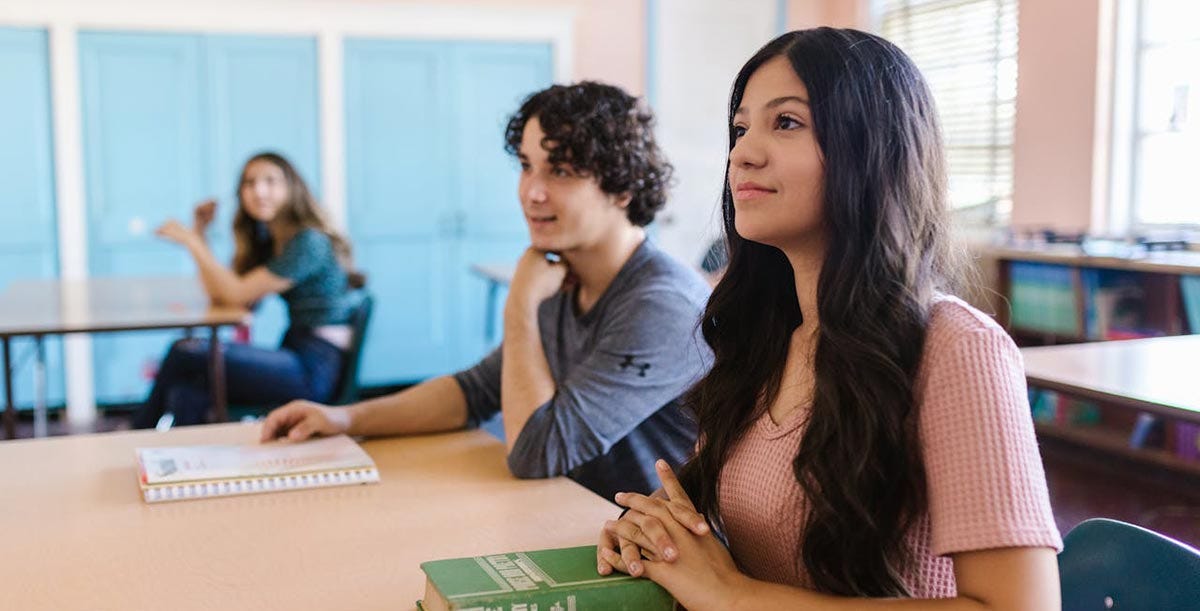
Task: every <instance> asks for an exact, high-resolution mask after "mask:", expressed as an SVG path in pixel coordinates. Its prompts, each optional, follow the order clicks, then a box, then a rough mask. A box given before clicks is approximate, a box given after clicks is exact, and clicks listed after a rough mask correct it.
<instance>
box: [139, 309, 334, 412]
mask: <svg viewBox="0 0 1200 611" xmlns="http://www.w3.org/2000/svg"><path fill="white" fill-rule="evenodd" d="M208 342H209V340H207V339H190V338H189V339H183V340H179V341H177V342H175V343H174V344H173V345H172V346H171V350H170V351H169V352H167V356H166V358H164V359H163V362H162V365H161V366H160V367H159V369H158V375H157V376H155V378H154V388H152V389H151V390H150V396H149V397H147V398H146V402H145V403H144V404H142V406H141V407H140V408H138V409H137V411H135V412H134V414H133V427H134V428H147V429H148V428H153V427H154V425H155V424H156V423H157V422H158V419H159V418H161V417H162V415H163V414H164V413H166V412H171V413H173V414H175V424H176V425H187V424H202V423H205V422H207V421H208V412H209V408H210V406H211V405H212V401H211V399H210V397H209V395H210V392H209V388H210V385H209V382H208V361H209V353H208V348H209V343H208ZM221 347H222V352H223V353H224V357H225V396H226V398H227V400H228V401H229V403H230V404H235V405H237V404H240V405H261V406H264V407H273V406H276V405H281V404H283V403H286V402H288V401H291V400H293V399H308V400H310V401H319V402H325V401H329V399H330V398H331V396H332V395H333V392H334V390H335V388H334V387H335V386H336V385H337V382H338V377H339V376H340V374H341V370H342V362H343V361H344V360H345V356H346V355H345V352H344V351H342V350H341V349H340V348H338V347H337V346H334V345H333V344H331V343H329V342H327V341H325V340H324V339H322V338H320V337H317V336H316V335H314V334H313V333H312V331H311V330H309V329H307V328H303V327H292V328H290V329H288V331H287V333H286V334H284V336H283V342H282V345H281V346H280V347H279V349H278V350H270V349H266V348H259V347H256V346H249V345H246V344H229V343H222V344H221Z"/></svg>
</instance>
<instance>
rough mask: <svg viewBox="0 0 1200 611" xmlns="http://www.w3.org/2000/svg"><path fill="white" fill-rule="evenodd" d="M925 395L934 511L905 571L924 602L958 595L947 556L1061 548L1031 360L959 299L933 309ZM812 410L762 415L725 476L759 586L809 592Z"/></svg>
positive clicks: (730, 518)
mask: <svg viewBox="0 0 1200 611" xmlns="http://www.w3.org/2000/svg"><path fill="white" fill-rule="evenodd" d="M915 396H916V400H917V405H918V409H919V415H918V418H919V435H920V440H921V444H922V452H923V455H924V461H925V472H926V479H927V485H928V501H929V504H928V512H927V514H926V515H924V516H921V517H920V519H918V521H917V523H916V525H915V526H914V527H913V528H912V530H911V531H910V532H909V533H908V541H909V544H910V548H911V549H912V550H913V552H914V561H913V563H912V565H911V566H908V567H905V569H904V570H903V573H904V581H905V584H906V585H907V586H908V588H909V591H910V592H912V594H913V596H915V597H917V598H949V597H954V596H956V594H957V590H956V587H955V583H954V565H953V563H952V562H951V559H950V557H949V555H950V554H954V553H957V552H967V551H974V550H983V549H994V548H1003V547H1049V548H1054V549H1055V550H1061V549H1062V539H1061V537H1060V536H1059V533H1058V529H1057V527H1056V526H1055V523H1054V515H1053V514H1052V513H1051V510H1050V499H1049V496H1048V494H1047V491H1046V477H1045V474H1044V472H1043V471H1042V460H1041V456H1040V454H1039V453H1038V448H1037V440H1036V438H1035V437H1034V432H1033V421H1032V418H1031V416H1030V411H1029V400H1028V397H1027V395H1026V391H1025V377H1024V366H1023V365H1022V361H1021V354H1020V352H1019V351H1018V350H1017V347H1016V345H1015V344H1014V343H1013V341H1012V339H1011V338H1009V336H1008V334H1006V333H1005V332H1004V329H1002V328H1001V327H1000V326H999V325H998V324H996V322H995V321H993V320H992V319H991V318H990V317H988V316H987V315H985V314H983V313H981V312H979V311H978V310H976V309H974V308H972V307H971V306H969V305H967V304H966V303H964V302H963V301H961V300H960V299H957V298H954V297H941V298H939V299H938V301H937V302H936V303H935V304H934V306H933V309H932V312H931V314H930V320H929V328H928V330H927V334H926V340H925V350H924V354H923V355H922V359H921V363H920V365H919V368H918V376H917V380H916V386H915ZM806 415H807V410H806V409H803V408H801V409H797V410H794V411H793V412H792V413H790V414H788V415H787V417H786V418H785V419H784V421H783V422H780V423H778V424H776V423H775V422H774V421H773V420H772V419H771V416H770V414H768V413H763V415H762V416H760V417H758V418H757V419H756V420H755V422H754V423H753V425H751V427H750V428H749V430H748V431H747V433H746V434H745V435H744V436H743V437H742V439H740V440H739V441H738V443H737V444H736V445H735V447H734V448H733V450H732V453H731V455H730V458H729V460H728V462H727V463H726V465H725V468H724V470H723V471H722V472H721V481H720V486H719V494H720V498H719V502H720V506H721V517H722V519H723V521H724V526H725V532H726V535H727V536H728V538H729V543H730V551H731V552H732V554H733V557H734V559H735V560H736V561H737V563H738V565H739V566H740V567H741V569H742V570H743V571H744V572H745V573H746V574H748V575H749V576H751V577H753V578H755V579H761V580H765V581H771V582H775V583H782V584H787V585H792V586H797V587H802V588H811V587H812V583H811V582H810V580H809V578H808V575H807V573H806V572H805V570H804V567H803V563H802V561H801V560H800V559H799V556H798V553H797V550H798V543H799V541H800V540H801V537H803V536H804V514H805V507H806V505H805V497H804V492H803V490H802V489H801V487H800V485H799V484H798V483H797V482H796V478H795V476H794V475H793V473H792V459H793V458H794V457H795V455H796V451H797V450H798V449H799V447H800V440H801V437H802V436H803V434H804V428H805V427H804V423H805V420H806V417H805V416H806Z"/></svg>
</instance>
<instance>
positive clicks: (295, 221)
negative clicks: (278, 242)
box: [233, 152, 366, 288]
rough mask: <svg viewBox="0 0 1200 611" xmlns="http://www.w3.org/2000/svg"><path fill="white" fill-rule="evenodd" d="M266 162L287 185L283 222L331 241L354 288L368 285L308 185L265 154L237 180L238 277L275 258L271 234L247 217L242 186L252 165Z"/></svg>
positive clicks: (293, 170) (280, 159) (285, 163)
mask: <svg viewBox="0 0 1200 611" xmlns="http://www.w3.org/2000/svg"><path fill="white" fill-rule="evenodd" d="M257 161H265V162H267V163H270V164H272V165H274V166H275V167H277V168H279V169H280V170H281V171H282V172H283V177H284V180H285V181H286V182H287V189H288V201H287V202H286V203H285V204H284V205H283V207H282V208H280V210H279V214H280V215H282V220H285V221H287V222H288V223H289V224H290V225H291V226H293V227H296V228H298V229H306V228H312V229H316V230H317V231H320V232H321V233H323V234H325V235H326V236H328V237H329V241H330V242H332V243H333V252H334V255H335V256H336V257H337V259H338V264H339V265H341V267H342V269H343V270H345V272H346V277H347V280H348V282H349V284H350V286H351V287H354V288H358V287H361V286H363V284H365V283H366V277H365V276H364V275H363V274H362V273H361V272H359V271H357V270H355V269H354V257H353V253H352V252H351V249H350V242H349V241H348V240H346V238H345V237H344V236H342V234H341V233H339V232H338V231H337V230H335V229H334V228H333V225H331V224H330V223H329V221H328V220H327V219H326V218H325V214H324V212H323V211H322V210H321V207H320V206H319V205H317V200H316V198H314V197H313V195H312V192H311V191H309V190H308V185H307V184H305V182H304V179H303V178H301V177H300V173H299V172H297V171H296V168H295V167H294V166H293V165H292V164H291V162H289V161H288V160H287V159H286V158H285V157H284V156H283V155H280V154H278V153H272V152H262V153H258V154H256V155H254V156H253V157H251V158H250V159H248V160H246V163H245V164H244V165H242V173H241V176H240V177H239V178H238V188H237V199H238V208H237V213H235V215H234V217H233V240H234V250H233V271H235V272H236V273H237V274H238V275H239V276H240V275H244V274H246V273H247V272H249V271H250V270H252V269H254V268H256V267H258V266H260V265H264V264H265V263H266V262H267V261H269V260H270V259H271V257H272V256H273V254H274V248H275V243H274V240H273V239H272V238H271V234H270V233H269V232H268V231H267V230H266V227H265V226H263V224H262V223H260V222H259V221H257V220H255V219H254V218H252V217H251V216H250V215H249V214H246V209H245V207H244V202H242V185H243V184H245V182H246V170H247V169H249V168H250V164H252V163H255V162H257Z"/></svg>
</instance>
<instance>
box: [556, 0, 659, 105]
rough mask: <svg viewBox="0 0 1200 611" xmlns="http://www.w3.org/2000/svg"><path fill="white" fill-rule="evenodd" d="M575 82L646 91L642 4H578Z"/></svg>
mask: <svg viewBox="0 0 1200 611" xmlns="http://www.w3.org/2000/svg"><path fill="white" fill-rule="evenodd" d="M575 4H576V5H578V6H579V12H578V13H577V14H576V17H575V33H576V36H575V73H574V74H575V78H577V79H594V80H599V81H604V82H606V83H611V84H613V85H619V86H621V87H623V88H624V89H625V90H626V91H628V92H629V93H632V94H633V95H642V94H643V93H644V92H645V91H646V2H645V0H599V1H597V0H592V1H590V2H586V1H577V2H575Z"/></svg>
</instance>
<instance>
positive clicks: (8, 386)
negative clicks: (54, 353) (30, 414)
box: [4, 336, 17, 439]
mask: <svg viewBox="0 0 1200 611" xmlns="http://www.w3.org/2000/svg"><path fill="white" fill-rule="evenodd" d="M12 374H13V370H12V346H11V345H10V344H9V338H8V336H5V337H4V396H5V399H6V401H7V403H6V404H5V406H4V437H5V438H6V439H12V438H14V437H16V436H17V407H16V405H15V404H13V385H12Z"/></svg>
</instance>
